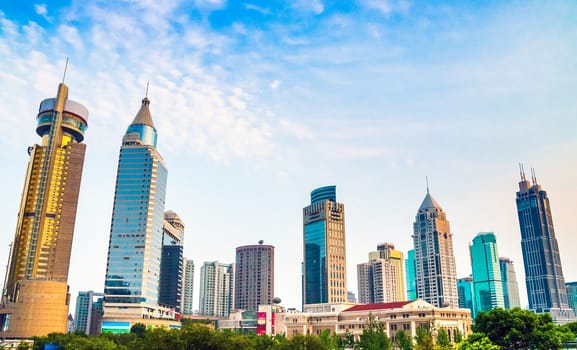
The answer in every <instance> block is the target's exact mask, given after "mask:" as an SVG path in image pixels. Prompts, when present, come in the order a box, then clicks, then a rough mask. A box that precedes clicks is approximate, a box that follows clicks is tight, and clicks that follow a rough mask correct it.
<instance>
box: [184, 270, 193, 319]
mask: <svg viewBox="0 0 577 350" xmlns="http://www.w3.org/2000/svg"><path fill="white" fill-rule="evenodd" d="M193 291H194V260H192V259H185V260H184V285H183V286H182V313H183V314H185V315H192V314H194V306H193V304H194V300H193V297H194V293H193Z"/></svg>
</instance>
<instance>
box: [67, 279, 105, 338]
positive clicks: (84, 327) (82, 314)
mask: <svg viewBox="0 0 577 350" xmlns="http://www.w3.org/2000/svg"><path fill="white" fill-rule="evenodd" d="M103 296H104V294H102V293H96V292H94V291H92V290H90V291H87V292H78V296H77V297H76V312H75V313H74V331H75V332H83V333H84V334H87V335H90V334H96V333H91V332H92V331H94V329H95V328H97V327H94V324H93V323H94V321H95V320H98V319H99V316H101V315H94V312H97V313H98V312H102V307H101V306H102V305H101V304H100V308H99V305H98V303H99V301H100V303H102V297H103ZM98 329H99V327H98Z"/></svg>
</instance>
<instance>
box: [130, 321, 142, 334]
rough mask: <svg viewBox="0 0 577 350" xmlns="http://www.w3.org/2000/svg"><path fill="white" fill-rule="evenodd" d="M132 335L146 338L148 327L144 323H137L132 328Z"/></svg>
mask: <svg viewBox="0 0 577 350" xmlns="http://www.w3.org/2000/svg"><path fill="white" fill-rule="evenodd" d="M130 333H133V334H136V335H137V336H139V337H144V334H145V333H146V326H145V325H144V324H143V323H135V324H133V325H132V327H130Z"/></svg>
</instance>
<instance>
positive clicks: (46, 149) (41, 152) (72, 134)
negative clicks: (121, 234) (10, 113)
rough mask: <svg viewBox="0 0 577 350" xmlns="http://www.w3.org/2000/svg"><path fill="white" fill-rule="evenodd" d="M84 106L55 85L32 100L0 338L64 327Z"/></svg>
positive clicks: (1, 308) (0, 316) (42, 333)
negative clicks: (33, 119)
mask: <svg viewBox="0 0 577 350" xmlns="http://www.w3.org/2000/svg"><path fill="white" fill-rule="evenodd" d="M87 120H88V110H87V109H86V107H84V106H83V105H81V104H80V103H78V102H74V101H72V100H69V99H68V87H67V86H66V85H65V84H64V83H61V84H60V85H59V86H58V93H57V95H56V98H49V99H45V100H44V101H42V102H41V103H40V109H39V111H38V116H37V127H36V133H37V134H38V136H40V137H41V138H42V140H41V142H40V144H36V145H33V146H30V147H29V148H28V155H29V156H30V160H29V162H28V168H27V170H26V177H25V180H24V189H23V191H22V199H21V202H20V210H19V212H18V219H17V220H18V221H17V224H16V233H15V235H14V240H13V241H12V243H11V246H10V247H11V248H10V258H9V262H8V268H7V271H6V279H5V281H4V286H3V289H2V302H1V305H0V338H4V339H10V338H14V339H17V338H30V337H33V336H45V335H47V334H48V333H53V332H60V333H64V332H66V324H67V320H68V306H69V300H70V295H69V292H68V268H69V265H70V251H71V248H72V238H73V236H74V224H75V221H76V208H77V204H78V193H79V190H80V180H81V177H82V168H83V165H84V154H85V151H86V145H85V144H83V143H82V141H83V140H84V132H85V131H86V128H87V125H88V124H87Z"/></svg>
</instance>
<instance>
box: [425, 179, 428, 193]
mask: <svg viewBox="0 0 577 350" xmlns="http://www.w3.org/2000/svg"><path fill="white" fill-rule="evenodd" d="M425 181H426V182H427V194H428V193H429V177H428V176H425Z"/></svg>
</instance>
